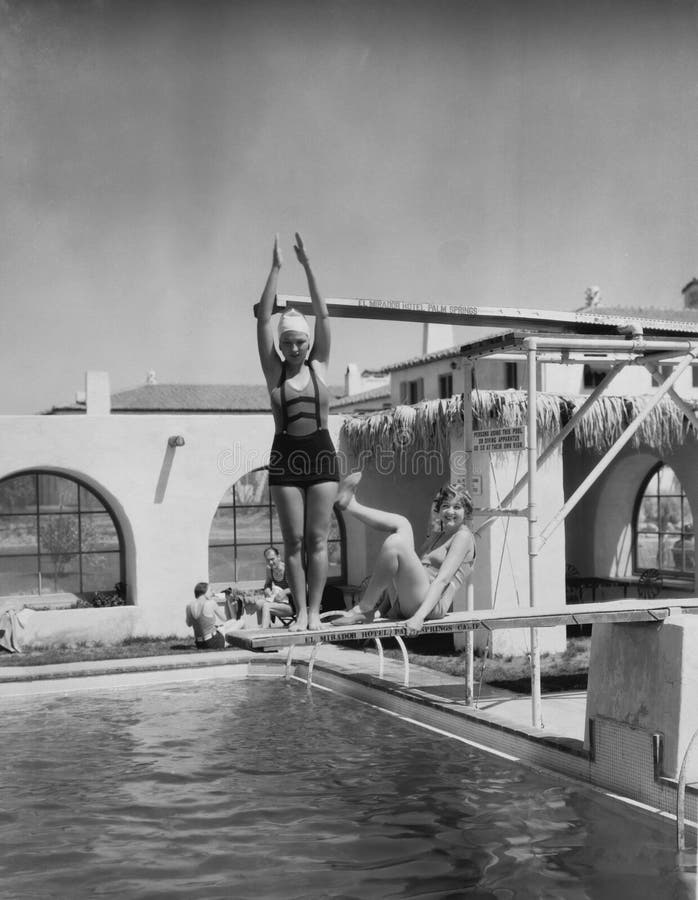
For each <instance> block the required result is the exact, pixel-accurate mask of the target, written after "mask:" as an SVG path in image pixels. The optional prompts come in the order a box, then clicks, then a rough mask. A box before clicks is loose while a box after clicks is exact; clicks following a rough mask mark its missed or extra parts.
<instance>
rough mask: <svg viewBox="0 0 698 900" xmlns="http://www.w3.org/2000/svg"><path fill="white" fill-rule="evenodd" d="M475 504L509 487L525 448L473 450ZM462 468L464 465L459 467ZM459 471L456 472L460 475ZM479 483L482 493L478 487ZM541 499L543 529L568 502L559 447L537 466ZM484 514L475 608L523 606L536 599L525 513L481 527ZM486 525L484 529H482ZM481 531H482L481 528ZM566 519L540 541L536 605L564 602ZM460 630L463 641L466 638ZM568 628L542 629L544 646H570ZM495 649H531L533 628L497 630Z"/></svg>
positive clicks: (521, 469)
mask: <svg viewBox="0 0 698 900" xmlns="http://www.w3.org/2000/svg"><path fill="white" fill-rule="evenodd" d="M451 442H452V443H451V446H452V459H454V460H458V459H459V451H460V450H461V448H462V447H463V437H462V429H459V430H454V432H453V434H452V437H451ZM472 467H473V475H474V482H475V485H474V486H475V490H474V491H473V503H474V505H475V508H476V510H477V508H478V507H479V508H484V509H488V508H489V509H493V508H496V507H498V506H499V505H500V504H501V501H502V500H503V499H504V497H505V496H506V495H507V494H508V493H509V491H510V490H512V488H513V487H514V485H515V484H516V483H517V482H518V481H519V479H521V478H522V477H523V476H524V475H525V473H526V471H527V460H526V452H525V451H513V452H502V453H493V454H492V455H490V454H489V453H473V461H472ZM459 468H460V467H459ZM460 474H461V472H460V470H459V469H457V470H456V471H454V478H455V477H457V476H458V475H460ZM478 487H479V489H480V490H479V493H478V490H477V489H478ZM536 496H537V504H538V511H539V521H538V526H539V529H542V528H543V527H544V526H545V525H546V524H547V523H548V521H549V520H550V519H551V518H552V516H553V514H554V513H556V512H557V510H558V509H559V508H560V507H561V506H562V504H563V502H564V496H563V483H562V453H561V452H557V453H554V454H553V455H552V456H551V457H550V458H549V459H548V461H547V462H546V463H545V465H543V466H542V467H541V468H540V469H539V472H538V480H537V495H536ZM512 505H513V506H514V507H516V508H519V509H525V508H526V507H527V505H528V489H527V487H524V489H523V490H522V491H521V492H519V494H518V496H517V497H516V498H515V501H514V503H513V504H512ZM485 521H486V517H484V516H481V515H480V516H478V515H476V516H475V519H474V530H475V532H476V535H477V537H476V542H477V552H478V556H477V562H476V565H475V569H474V573H473V585H474V600H475V608H476V609H489V608H495V609H507V608H512V609H514V608H522V607H528V606H530V605H531V598H530V591H529V583H530V579H529V553H528V519H527V518H525V517H497V519H496V520H495V521H494V522H493V524H492V525H490V526H489V527H484V528H483V527H482V526H483V525H484V523H485ZM480 529H482V530H480ZM478 532H479V533H478ZM564 554H565V525H564V522H563V523H562V524H561V525H560V526H559V527H558V528H557V529H556V530H555V531H554V532H553V533H552V535H551V536H550V538H549V539H548V541H547V542H546V543H545V544H544V545H542V546H541V547H540V550H539V553H538V557H537V562H536V566H537V572H538V582H537V584H538V587H537V595H536V597H535V605H536V607H538V608H546V607H556V606H562V605H564V603H565V556H564ZM464 593H465V592H464V591H461V592H460V596H458V597H457V600H456V608H465V596H464ZM461 638H462V636H460V635H459V636H458V639H459V641H460V642H464V638H463V639H462V640H461ZM565 641H566V636H565V629H564V628H541V629H539V646H540V649H541V651H542V652H554V651H557V650H562V649H564V647H565ZM486 642H487V635H486V634H485V633H484V632H482V633H481V632H477V633H476V636H475V646H476V647H477V648H480V649H483V648H484V646H485V644H486ZM491 649H492V652H493V653H497V654H502V655H506V654H517V653H525V652H527V651H528V650H530V634H529V631H528V629H523V628H517V629H507V630H505V629H502V630H496V631H493V632H492V647H491Z"/></svg>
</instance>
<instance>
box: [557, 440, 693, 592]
mask: <svg viewBox="0 0 698 900" xmlns="http://www.w3.org/2000/svg"><path fill="white" fill-rule="evenodd" d="M697 450H698V447H697V446H696V442H695V440H693V439H692V438H688V439H687V440H686V441H685V443H684V444H682V445H681V446H680V447H677V448H675V449H674V450H672V451H667V452H665V453H664V454H663V455H661V456H659V455H658V454H657V453H655V452H654V451H650V450H649V449H634V448H626V449H625V450H623V451H622V452H621V453H620V454H619V455H618V457H617V458H616V459H615V460H613V462H612V463H611V464H610V466H609V467H608V468H607V469H606V470H605V471H603V472H602V473H601V475H600V477H599V479H598V480H597V481H596V482H595V483H594V484H593V486H592V487H591V488H590V489H589V491H588V492H587V494H586V495H585V496H584V497H583V498H582V499H581V501H580V502H579V503H578V505H577V506H576V507H575V508H574V509H573V510H572V512H571V514H570V517H569V518H568V522H567V524H568V531H567V549H566V555H567V561H568V562H570V563H572V564H573V565H574V566H576V568H577V569H578V570H579V572H581V573H582V574H583V575H598V576H604V577H605V576H612V577H628V576H631V575H632V574H633V560H632V520H633V513H634V508H635V502H636V500H637V496H638V492H639V491H640V487H641V485H642V483H643V481H644V479H645V478H646V477H647V475H648V473H649V472H650V471H651V469H652V468H653V467H654V466H656V465H657V463H659V462H663V463H665V464H666V465H668V466H670V467H671V468H672V469H673V470H674V472H675V473H676V475H677V477H678V479H679V481H680V482H681V485H682V486H683V489H684V491H685V493H686V497H687V499H688V502H689V504H690V507H691V511H692V512H693V514H694V516H695V513H696V510H698V480H697V479H696V458H697V457H696V453H697ZM598 462H599V457H598V456H593V455H591V454H589V453H578V452H575V451H574V450H573V447H572V445H567V446H566V447H565V468H566V472H565V486H566V491H567V492H568V493H569V492H570V491H571V489H572V488H573V487H575V486H576V485H578V484H579V483H580V482H581V481H582V480H583V479H584V478H585V477H586V476H587V475H588V474H589V472H590V471H591V470H592V468H593V467H594V466H595V465H596V463H598ZM665 581H669V580H668V579H665ZM671 587H672V585H671V584H669V585H668V588H665V595H666V592H667V589H671ZM673 587H675V588H677V587H678V588H682V589H684V590H691V589H693V590H698V583H696V581H695V576H694V583H693V585H691V584H677V585H674V586H673ZM612 593H613V592H612V590H611V589H603V590H602V591H600V592H599V595H598V597H597V599H612V596H611V594H612ZM616 593H618V592H616ZM618 595H619V596H621V594H618Z"/></svg>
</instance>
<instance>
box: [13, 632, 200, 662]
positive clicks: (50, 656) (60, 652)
mask: <svg viewBox="0 0 698 900" xmlns="http://www.w3.org/2000/svg"><path fill="white" fill-rule="evenodd" d="M198 652H199V651H198V650H197V649H196V647H195V646H194V642H193V641H188V640H187V639H186V638H181V637H177V636H175V635H170V636H169V637H163V638H127V639H126V640H125V641H123V642H122V643H120V644H100V643H97V642H94V643H93V642H90V643H79V644H71V645H70V646H62V647H31V648H28V649H27V650H24V651H23V652H22V653H7V652H0V666H50V665H54V664H55V663H69V662H70V663H72V662H92V661H94V660H99V659H138V658H139V657H148V656H167V655H168V654H171V653H198Z"/></svg>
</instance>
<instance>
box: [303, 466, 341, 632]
mask: <svg viewBox="0 0 698 900" xmlns="http://www.w3.org/2000/svg"><path fill="white" fill-rule="evenodd" d="M336 496H337V485H336V484H335V482H333V481H323V482H320V484H311V485H309V486H308V487H307V488H306V495H305V513H306V519H305V552H306V559H307V572H306V578H307V581H308V628H310V629H311V630H313V631H315V630H317V629H318V628H321V627H322V625H321V623H320V604H321V603H322V595H323V592H324V590H325V584H326V582H327V535H328V534H329V531H330V522H331V519H332V507H333V505H334V501H335V498H336Z"/></svg>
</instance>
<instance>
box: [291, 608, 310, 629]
mask: <svg viewBox="0 0 698 900" xmlns="http://www.w3.org/2000/svg"><path fill="white" fill-rule="evenodd" d="M288 630H289V631H307V630H308V610H307V609H304V610H301V612H299V613H298V615H297V616H296V621H295V622H291V624H290V625H289V626H288Z"/></svg>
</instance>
